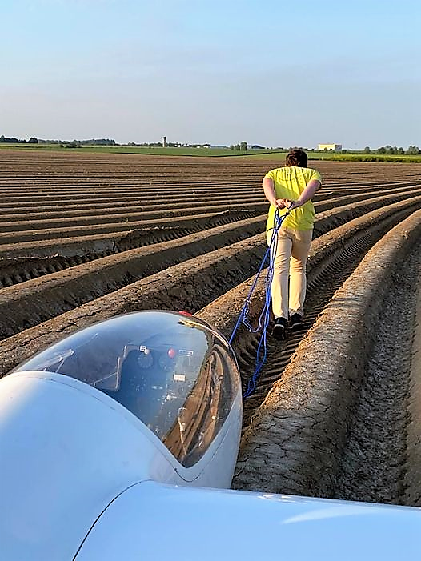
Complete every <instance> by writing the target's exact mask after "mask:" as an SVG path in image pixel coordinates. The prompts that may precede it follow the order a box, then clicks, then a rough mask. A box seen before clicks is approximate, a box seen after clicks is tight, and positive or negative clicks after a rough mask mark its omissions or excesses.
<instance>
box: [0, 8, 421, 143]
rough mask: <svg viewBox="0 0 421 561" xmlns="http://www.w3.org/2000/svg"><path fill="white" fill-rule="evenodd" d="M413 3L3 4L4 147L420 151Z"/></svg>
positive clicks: (418, 21)
mask: <svg viewBox="0 0 421 561" xmlns="http://www.w3.org/2000/svg"><path fill="white" fill-rule="evenodd" d="M420 29H421V2H419V1H418V0H400V1H397V0H394V1H391V0H365V1H362V0H349V1H348V2H342V1H340V0H337V1H336V2H334V1H331V0H324V1H320V2H316V1H310V0H301V1H299V2H298V1H297V2H295V3H294V2H291V1H288V2H284V1H282V0H279V1H275V0H260V1H259V0H242V1H240V0H154V1H152V0H151V1H147V0H13V1H12V0H0V36H1V37H2V44H3V48H2V51H1V55H0V72H1V77H2V80H1V81H2V85H1V88H0V134H4V135H6V136H12V135H13V136H19V137H21V138H29V137H30V136H38V137H40V138H56V139H57V138H60V139H74V138H76V139H84V138H93V137H95V138H99V137H111V138H114V139H115V140H116V141H117V142H122V143H123V142H130V141H133V142H146V141H157V140H159V139H160V138H161V137H162V136H163V135H165V136H167V139H168V140H169V141H181V142H210V143H212V144H232V143H237V142H240V141H242V140H245V141H248V142H249V143H258V144H263V145H265V146H287V147H288V146H293V145H300V146H305V147H312V146H316V145H317V144H318V143H324V142H336V143H341V144H343V145H344V146H345V147H347V148H350V149H352V148H360V147H364V146H366V145H369V146H371V147H374V148H376V147H378V146H381V145H385V144H392V145H397V146H404V147H407V146H408V145H411V144H415V145H418V146H420V145H421V103H420V100H421V64H420V60H419V55H420V46H421V39H420V35H421V33H420Z"/></svg>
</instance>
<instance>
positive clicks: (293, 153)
mask: <svg viewBox="0 0 421 561" xmlns="http://www.w3.org/2000/svg"><path fill="white" fill-rule="evenodd" d="M285 165H286V166H299V167H300V168H306V167H307V154H306V153H305V152H304V150H301V148H293V149H291V150H290V151H289V152H288V154H287V155H286V158H285Z"/></svg>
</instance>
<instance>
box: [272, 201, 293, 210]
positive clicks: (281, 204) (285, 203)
mask: <svg viewBox="0 0 421 561" xmlns="http://www.w3.org/2000/svg"><path fill="white" fill-rule="evenodd" d="M290 202H291V201H290V200H289V199H275V206H276V207H277V208H285V207H288V204H289V203H290Z"/></svg>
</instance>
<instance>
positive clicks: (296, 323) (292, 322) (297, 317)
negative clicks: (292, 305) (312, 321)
mask: <svg viewBox="0 0 421 561" xmlns="http://www.w3.org/2000/svg"><path fill="white" fill-rule="evenodd" d="M302 325H303V316H302V315H301V314H292V315H291V317H290V318H289V327H290V328H291V329H299V328H300V327H301V326H302Z"/></svg>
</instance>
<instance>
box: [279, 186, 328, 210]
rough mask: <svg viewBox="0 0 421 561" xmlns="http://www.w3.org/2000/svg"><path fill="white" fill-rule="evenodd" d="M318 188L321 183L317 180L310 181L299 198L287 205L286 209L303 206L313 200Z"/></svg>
mask: <svg viewBox="0 0 421 561" xmlns="http://www.w3.org/2000/svg"><path fill="white" fill-rule="evenodd" d="M320 187H321V183H320V181H319V180H318V179H311V180H310V181H309V182H308V183H307V185H306V188H305V189H304V191H303V192H302V193H301V195H300V196H299V198H298V199H297V200H296V201H291V204H290V205H289V206H288V205H287V206H288V208H289V209H290V210H292V209H293V208H297V207H299V206H303V205H304V204H305V203H306V202H307V201H309V200H310V199H311V198H313V196H314V194H315V193H316V191H318V190H319V189H320Z"/></svg>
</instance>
